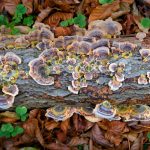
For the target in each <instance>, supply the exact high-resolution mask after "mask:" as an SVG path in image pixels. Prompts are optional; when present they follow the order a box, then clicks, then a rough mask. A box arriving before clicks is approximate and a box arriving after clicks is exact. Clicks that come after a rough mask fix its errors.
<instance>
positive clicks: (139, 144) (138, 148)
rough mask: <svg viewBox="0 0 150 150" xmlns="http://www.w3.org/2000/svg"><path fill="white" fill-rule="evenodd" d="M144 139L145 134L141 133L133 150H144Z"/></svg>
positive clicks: (133, 145)
mask: <svg viewBox="0 0 150 150" xmlns="http://www.w3.org/2000/svg"><path fill="white" fill-rule="evenodd" d="M142 137H143V133H140V134H139V136H138V138H137V139H136V140H135V141H134V143H133V144H132V146H131V150H142V145H143V142H142Z"/></svg>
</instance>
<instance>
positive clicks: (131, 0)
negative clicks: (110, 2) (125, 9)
mask: <svg viewBox="0 0 150 150" xmlns="http://www.w3.org/2000/svg"><path fill="white" fill-rule="evenodd" d="M121 2H124V3H128V4H133V2H134V0H121Z"/></svg>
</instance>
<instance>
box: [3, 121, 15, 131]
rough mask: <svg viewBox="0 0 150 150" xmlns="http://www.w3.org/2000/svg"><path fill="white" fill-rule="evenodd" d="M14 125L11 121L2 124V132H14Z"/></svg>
mask: <svg viewBox="0 0 150 150" xmlns="http://www.w3.org/2000/svg"><path fill="white" fill-rule="evenodd" d="M13 130H14V127H13V126H12V124H11V123H6V124H2V126H1V131H2V132H10V133H11V132H13Z"/></svg>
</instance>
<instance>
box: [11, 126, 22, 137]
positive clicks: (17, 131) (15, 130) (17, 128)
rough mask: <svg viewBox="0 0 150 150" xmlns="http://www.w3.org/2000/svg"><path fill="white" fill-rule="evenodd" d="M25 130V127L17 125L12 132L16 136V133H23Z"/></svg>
mask: <svg viewBox="0 0 150 150" xmlns="http://www.w3.org/2000/svg"><path fill="white" fill-rule="evenodd" d="M23 132H24V129H23V128H21V127H19V126H16V127H15V128H14V131H13V132H12V133H11V136H12V137H14V136H16V135H18V134H22V133H23Z"/></svg>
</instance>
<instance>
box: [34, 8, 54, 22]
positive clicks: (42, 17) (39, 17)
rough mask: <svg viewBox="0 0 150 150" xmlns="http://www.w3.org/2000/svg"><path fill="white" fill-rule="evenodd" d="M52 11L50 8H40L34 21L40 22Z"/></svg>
mask: <svg viewBox="0 0 150 150" xmlns="http://www.w3.org/2000/svg"><path fill="white" fill-rule="evenodd" d="M51 11H52V8H50V7H47V8H46V9H43V10H41V12H40V13H39V14H38V16H37V18H36V21H38V22H42V21H43V20H44V19H45V18H46V17H47V16H48V15H49V13H50V12H51Z"/></svg>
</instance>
